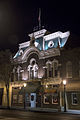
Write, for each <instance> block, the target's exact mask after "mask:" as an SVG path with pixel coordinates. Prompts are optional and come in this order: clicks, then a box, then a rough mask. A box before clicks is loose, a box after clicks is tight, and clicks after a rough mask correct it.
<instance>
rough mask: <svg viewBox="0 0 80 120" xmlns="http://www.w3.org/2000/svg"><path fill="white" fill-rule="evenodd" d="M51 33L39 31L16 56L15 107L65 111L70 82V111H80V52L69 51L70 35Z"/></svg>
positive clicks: (23, 44) (13, 99)
mask: <svg viewBox="0 0 80 120" xmlns="http://www.w3.org/2000/svg"><path fill="white" fill-rule="evenodd" d="M48 33H49V32H48V31H47V30H45V29H42V30H39V31H36V32H34V33H32V34H29V36H30V41H28V42H25V43H21V44H19V50H18V52H17V53H16V55H15V56H14V57H13V77H12V82H11V84H10V85H11V93H12V95H11V106H24V105H25V106H24V107H46V108H54V109H58V110H61V109H62V108H63V106H64V97H63V94H64V88H63V84H62V81H63V80H64V79H66V81H67V85H66V105H67V108H68V109H80V99H79V97H80V56H79V54H80V49H79V48H78V49H65V44H66V42H67V39H68V37H69V35H70V33H69V32H65V33H62V32H60V31H59V32H55V33H52V34H48ZM24 83H26V84H27V86H26V87H24ZM24 98H25V99H24Z"/></svg>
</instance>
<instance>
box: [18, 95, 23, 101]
mask: <svg viewBox="0 0 80 120" xmlns="http://www.w3.org/2000/svg"><path fill="white" fill-rule="evenodd" d="M18 103H23V95H19V98H18Z"/></svg>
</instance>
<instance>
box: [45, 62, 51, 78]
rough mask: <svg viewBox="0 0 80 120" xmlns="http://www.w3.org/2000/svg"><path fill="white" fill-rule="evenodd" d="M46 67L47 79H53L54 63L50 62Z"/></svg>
mask: <svg viewBox="0 0 80 120" xmlns="http://www.w3.org/2000/svg"><path fill="white" fill-rule="evenodd" d="M46 66H47V77H52V62H51V61H49V60H48V61H47V62H46Z"/></svg>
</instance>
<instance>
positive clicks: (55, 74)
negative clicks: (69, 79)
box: [52, 59, 58, 77]
mask: <svg viewBox="0 0 80 120" xmlns="http://www.w3.org/2000/svg"><path fill="white" fill-rule="evenodd" d="M52 66H53V77H57V76H58V60H56V59H54V60H53V62H52Z"/></svg>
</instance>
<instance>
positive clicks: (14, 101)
mask: <svg viewBox="0 0 80 120" xmlns="http://www.w3.org/2000/svg"><path fill="white" fill-rule="evenodd" d="M13 103H17V95H13Z"/></svg>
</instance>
